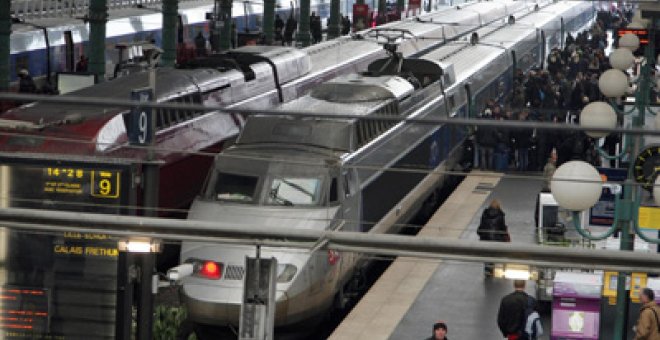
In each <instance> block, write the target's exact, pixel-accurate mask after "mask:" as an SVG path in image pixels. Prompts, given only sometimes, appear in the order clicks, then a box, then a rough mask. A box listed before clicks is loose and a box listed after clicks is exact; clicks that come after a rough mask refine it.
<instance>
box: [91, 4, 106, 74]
mask: <svg viewBox="0 0 660 340" xmlns="http://www.w3.org/2000/svg"><path fill="white" fill-rule="evenodd" d="M88 19H89V49H88V51H87V55H88V56H89V71H90V72H91V73H94V74H96V76H97V77H98V81H99V82H101V81H103V80H104V78H105V24H106V22H107V21H108V6H107V4H106V0H90V3H89V15H88Z"/></svg>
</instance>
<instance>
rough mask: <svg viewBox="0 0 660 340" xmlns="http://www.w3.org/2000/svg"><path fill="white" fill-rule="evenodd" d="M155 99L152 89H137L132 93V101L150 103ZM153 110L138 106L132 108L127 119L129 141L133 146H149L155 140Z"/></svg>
mask: <svg viewBox="0 0 660 340" xmlns="http://www.w3.org/2000/svg"><path fill="white" fill-rule="evenodd" d="M152 98H153V91H152V90H151V89H150V88H144V89H137V90H133V91H131V100H133V101H141V102H150V101H152ZM151 110H152V109H151V108H149V107H143V106H136V107H133V108H131V112H130V113H129V114H128V119H126V133H127V134H128V141H129V142H130V143H131V144H133V145H148V144H150V143H151V141H152V140H153V138H154V129H153V122H152V120H153V115H152V114H151Z"/></svg>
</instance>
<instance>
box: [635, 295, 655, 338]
mask: <svg viewBox="0 0 660 340" xmlns="http://www.w3.org/2000/svg"><path fill="white" fill-rule="evenodd" d="M639 300H640V301H641V302H642V307H641V308H640V310H639V319H637V325H635V340H660V308H658V305H657V304H656V303H655V293H654V292H653V290H652V289H650V288H644V289H642V291H641V292H640V293H639Z"/></svg>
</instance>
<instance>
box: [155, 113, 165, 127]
mask: <svg viewBox="0 0 660 340" xmlns="http://www.w3.org/2000/svg"><path fill="white" fill-rule="evenodd" d="M164 127H165V121H164V117H163V109H157V110H156V129H157V130H159V129H162V128H164Z"/></svg>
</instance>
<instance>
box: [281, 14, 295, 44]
mask: <svg viewBox="0 0 660 340" xmlns="http://www.w3.org/2000/svg"><path fill="white" fill-rule="evenodd" d="M297 28H298V22H297V21H296V19H294V18H293V13H292V14H291V15H290V16H289V18H288V19H286V26H285V27H284V40H283V41H282V46H285V45H286V46H291V44H292V43H293V33H294V32H295V31H296V29H297Z"/></svg>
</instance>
